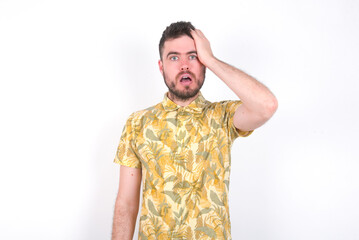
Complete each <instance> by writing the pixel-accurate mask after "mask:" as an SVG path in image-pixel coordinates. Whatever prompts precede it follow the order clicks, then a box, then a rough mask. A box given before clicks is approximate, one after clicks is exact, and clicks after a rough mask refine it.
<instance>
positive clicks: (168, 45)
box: [163, 35, 196, 56]
mask: <svg viewBox="0 0 359 240" xmlns="http://www.w3.org/2000/svg"><path fill="white" fill-rule="evenodd" d="M190 51H196V46H195V44H194V41H193V39H192V38H190V37H188V36H187V35H184V36H181V37H179V38H174V39H169V40H167V41H166V42H165V43H164V45H163V54H164V56H166V55H167V53H169V52H178V53H188V52H190Z"/></svg>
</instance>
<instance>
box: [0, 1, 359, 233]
mask: <svg viewBox="0 0 359 240" xmlns="http://www.w3.org/2000/svg"><path fill="white" fill-rule="evenodd" d="M358 12H359V2H358V1H354V0H345V1H344V0H336V1H328V0H327V1H325V0H318V1H309V0H305V1H294V0H290V1H288V0H276V1H264V0H251V1H249V0H246V1H208V0H207V1H204V0H201V1H187V0H183V1H177V2H172V1H114V0H103V1H99V0H92V1H85V0H71V1H70V0H62V1H45V0H33V1H25V0H23V1H20V0H18V1H17V0H0V80H1V83H0V112H1V117H0V146H1V151H0V160H1V162H0V185H1V186H0V191H1V192H0V193H1V195H0V239H7V240H12V239H24V238H26V239H36V240H42V239H52V240H57V239H61V240H62V239H71V240H72V239H74V240H77V239H80V240H82V239H83V240H92V239H94V240H95V239H109V238H110V233H111V223H112V213H113V206H114V200H115V196H116V192H117V186H118V177H119V176H118V172H119V167H118V166H117V165H115V164H113V163H112V161H113V158H114V155H115V152H116V147H117V144H118V141H119V138H120V134H121V131H122V128H123V125H124V123H125V121H126V118H127V117H128V116H129V115H130V113H132V112H133V111H136V110H140V109H143V108H145V107H148V106H150V105H154V104H155V103H157V102H159V101H161V100H162V98H163V94H164V93H165V91H166V88H165V85H164V84H163V80H162V77H161V75H160V73H159V71H158V69H157V60H158V50H157V45H158V41H159V38H160V36H161V33H162V31H163V30H164V28H165V27H166V26H167V25H169V24H170V23H171V22H174V21H178V20H190V21H192V23H193V24H194V25H195V26H197V27H198V28H200V29H201V30H202V31H203V32H204V33H205V34H206V35H207V37H208V38H209V39H210V41H211V44H212V48H213V51H214V53H215V55H216V56H217V57H218V58H220V59H222V60H224V61H226V62H228V63H230V64H232V65H235V66H237V67H239V68H240V69H243V70H245V71H246V72H248V73H249V74H251V75H253V76H255V77H256V78H258V79H259V80H260V81H262V82H263V83H265V84H266V85H267V86H268V87H269V88H270V89H271V90H272V91H273V92H274V93H275V94H276V96H277V98H278V100H279V109H278V112H277V113H276V115H275V116H274V117H273V119H272V120H271V121H270V122H268V123H267V124H266V125H265V126H263V127H262V128H260V129H258V130H257V131H255V133H254V134H253V135H252V136H250V137H249V138H244V139H238V140H237V141H236V143H235V144H234V146H233V151H232V176H231V186H230V188H231V196H230V204H231V219H232V234H233V238H234V239H245V240H256V239H258V240H267V239H271V240H272V239H273V240H287V239H291V240H296V239H298V240H299V239H301V240H302V239H306V240H307V239H313V240H314V239H315V240H322V239H323V240H324V239H325V240H329V239H346V240H351V239H359V230H358V222H359V210H358V207H357V204H358V202H359V186H358V185H359V176H358V170H359V163H358V159H359V153H358V140H357V136H358V132H359V127H358V121H359V113H358V109H359V106H358V105H359V101H358V97H357V93H358V90H359V84H358V82H359V73H358V69H359V60H358V56H359V44H358V43H359V33H358V29H359V15H358ZM202 93H203V95H204V96H205V97H206V98H207V99H209V100H211V101H217V100H224V99H235V98H236V97H235V95H234V94H233V93H232V92H231V91H230V90H229V89H228V88H227V87H226V86H225V85H224V84H223V83H222V82H221V81H220V80H219V79H217V78H216V77H214V75H213V74H211V73H208V74H207V79H206V83H205V86H204V88H203V90H202Z"/></svg>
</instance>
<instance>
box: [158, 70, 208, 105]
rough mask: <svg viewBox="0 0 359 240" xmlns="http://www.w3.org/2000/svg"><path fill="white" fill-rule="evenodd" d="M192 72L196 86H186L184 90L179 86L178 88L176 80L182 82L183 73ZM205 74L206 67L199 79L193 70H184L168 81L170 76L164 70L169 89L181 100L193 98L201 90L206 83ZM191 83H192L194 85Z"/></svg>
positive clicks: (174, 96) (175, 97) (164, 77)
mask: <svg viewBox="0 0 359 240" xmlns="http://www.w3.org/2000/svg"><path fill="white" fill-rule="evenodd" d="M185 73H187V74H190V75H191V78H192V81H193V83H192V84H195V85H196V86H195V87H194V88H193V89H192V88H191V86H185V89H184V90H180V89H178V88H176V82H177V83H179V82H180V79H179V78H180V76H181V75H182V74H185ZM205 75H206V68H205V67H204V68H203V71H202V74H201V75H200V76H199V78H198V79H197V78H196V76H195V75H194V74H193V73H192V72H191V71H183V72H180V73H179V74H177V76H176V78H175V80H173V81H171V82H168V81H167V80H168V76H167V75H166V72H163V79H164V80H165V84H166V86H167V87H168V91H169V92H170V94H171V95H172V96H173V98H174V99H175V100H180V101H186V100H188V99H190V98H193V97H194V96H196V95H197V94H198V92H199V90H200V89H201V88H202V86H203V83H204V79H205ZM192 84H191V85H192Z"/></svg>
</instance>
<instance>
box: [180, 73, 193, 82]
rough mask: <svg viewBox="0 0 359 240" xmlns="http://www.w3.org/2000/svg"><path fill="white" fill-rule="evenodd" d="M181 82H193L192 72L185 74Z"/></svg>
mask: <svg viewBox="0 0 359 240" xmlns="http://www.w3.org/2000/svg"><path fill="white" fill-rule="evenodd" d="M180 82H181V83H183V84H190V83H191V82H192V77H191V75H190V74H187V73H186V74H183V75H182V76H181V78H180Z"/></svg>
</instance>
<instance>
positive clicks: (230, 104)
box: [224, 100, 253, 141]
mask: <svg viewBox="0 0 359 240" xmlns="http://www.w3.org/2000/svg"><path fill="white" fill-rule="evenodd" d="M225 104H226V106H225V111H226V113H225V115H224V116H226V119H225V122H226V123H227V127H228V135H229V137H230V139H231V141H234V140H235V139H236V138H237V137H248V136H249V135H251V133H252V132H253V130H252V131H241V130H240V129H237V128H236V127H235V126H234V122H233V117H234V113H235V112H236V110H237V108H238V107H239V106H240V105H241V104H242V102H241V101H240V100H238V101H227V102H226V103H225Z"/></svg>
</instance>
